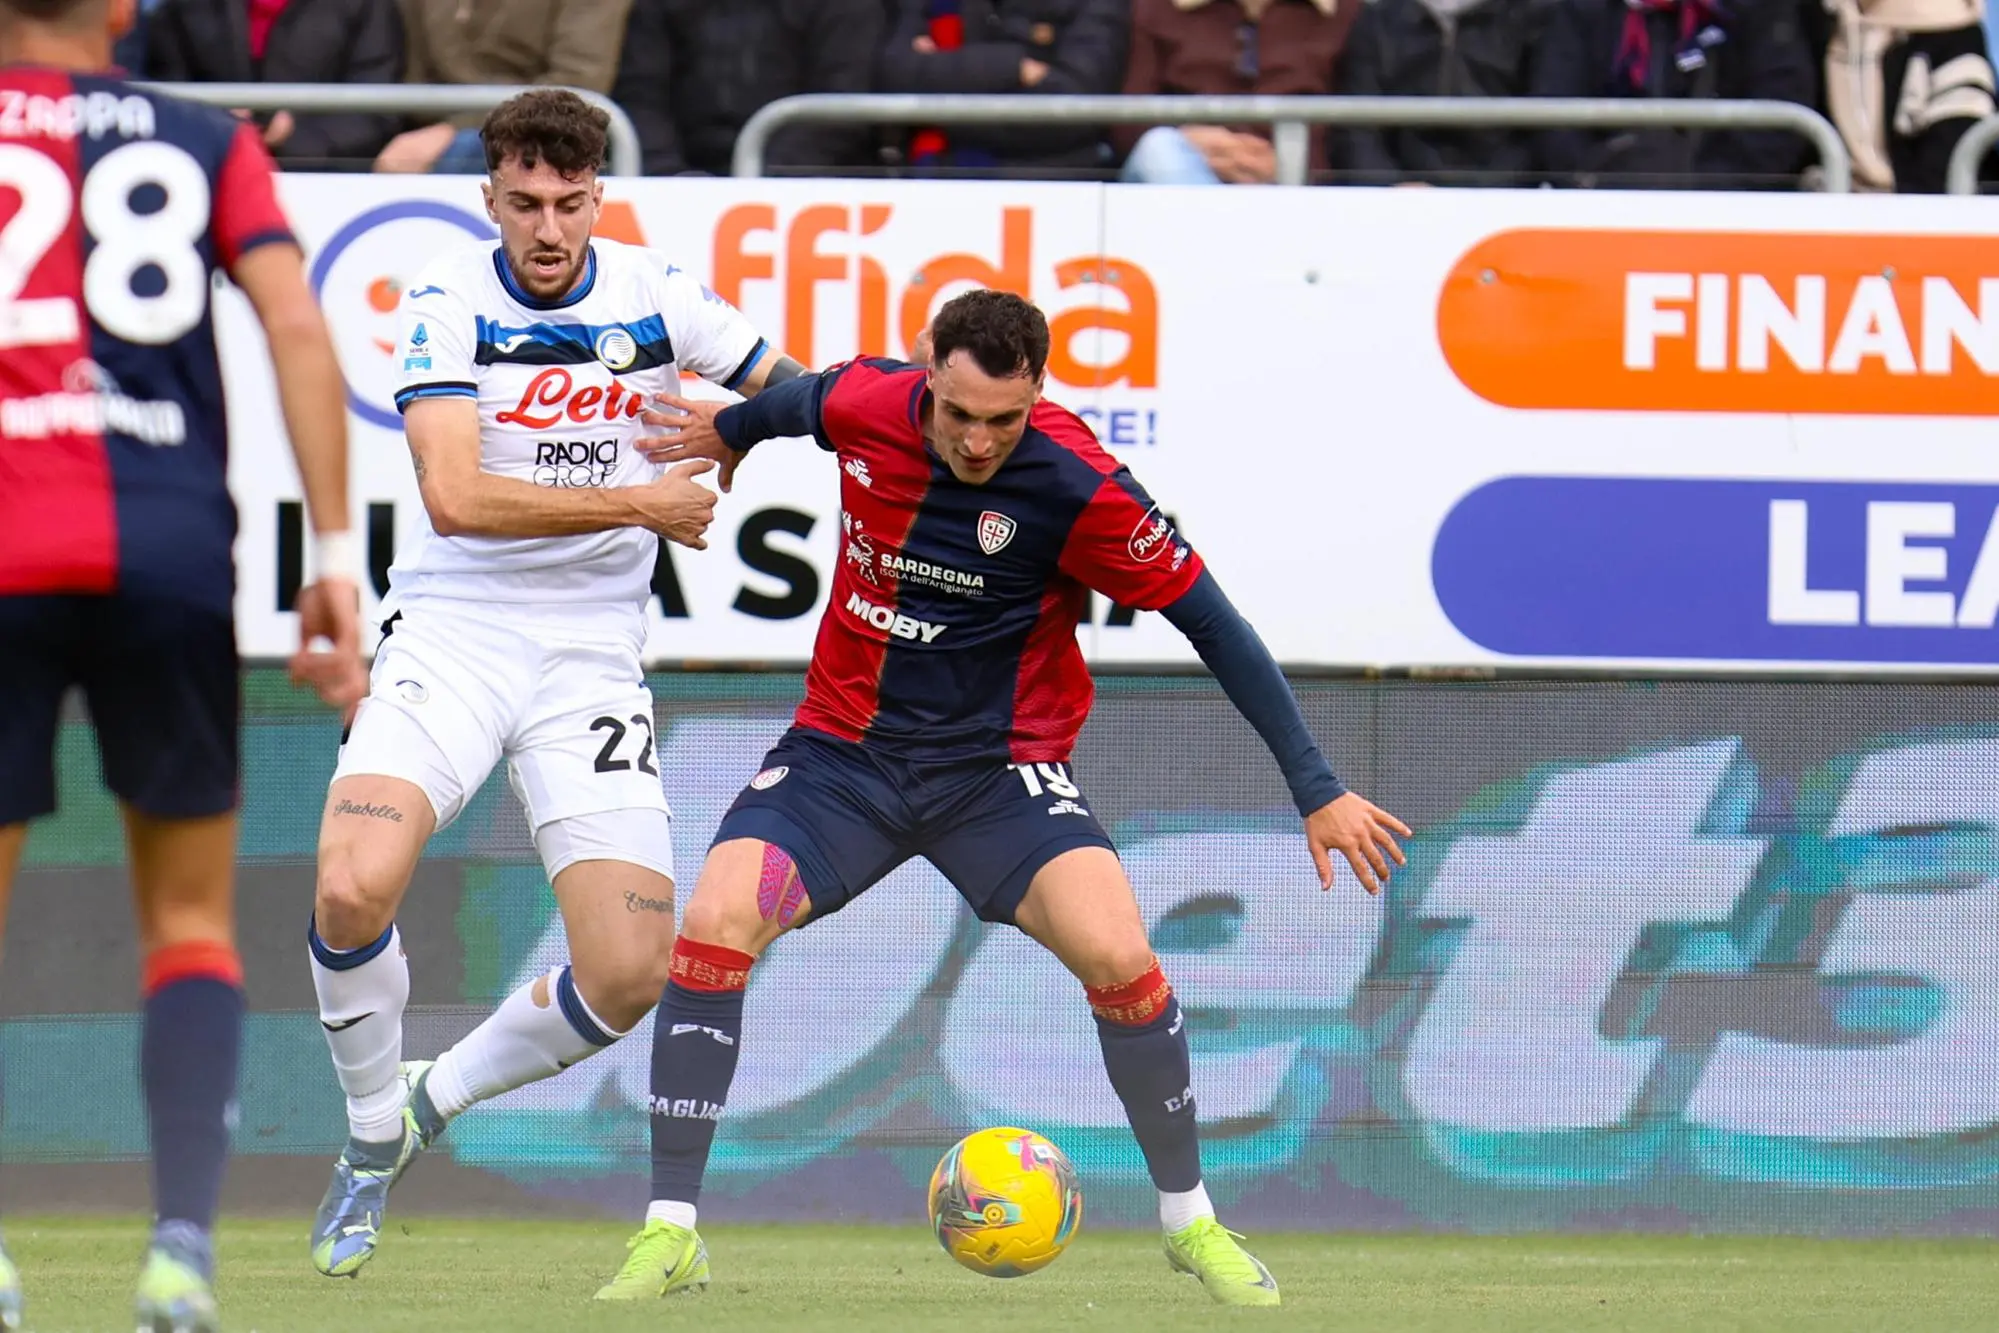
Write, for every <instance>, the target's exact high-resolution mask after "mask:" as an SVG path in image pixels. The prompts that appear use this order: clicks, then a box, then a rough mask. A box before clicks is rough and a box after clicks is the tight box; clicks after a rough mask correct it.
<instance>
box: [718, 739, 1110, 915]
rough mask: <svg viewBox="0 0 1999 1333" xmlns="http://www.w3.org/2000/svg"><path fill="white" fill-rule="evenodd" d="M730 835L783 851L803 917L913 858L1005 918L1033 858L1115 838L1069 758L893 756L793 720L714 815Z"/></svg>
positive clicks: (1029, 879)
mask: <svg viewBox="0 0 1999 1333" xmlns="http://www.w3.org/2000/svg"><path fill="white" fill-rule="evenodd" d="M736 838H757V839H759V840H761V841H763V842H768V843H772V844H775V845H776V846H778V847H781V848H783V849H784V851H785V852H786V853H787V854H788V855H789V856H790V857H791V859H792V861H793V862H795V863H796V864H797V866H798V876H799V879H800V880H801V881H802V882H803V883H804V885H805V891H806V894H807V895H808V896H809V897H810V899H811V903H812V908H811V918H808V919H816V918H818V917H822V916H828V915H831V914H832V913H834V912H837V911H839V910H840V909H841V908H842V907H844V906H846V905H847V903H849V902H850V901H852V900H853V899H854V898H855V897H856V896H857V895H859V894H860V893H861V892H862V891H863V890H864V889H866V888H867V887H868V886H869V885H871V884H873V883H875V882H876V881H877V880H879V879H881V878H882V877H883V876H885V875H887V874H888V873H889V872H890V871H891V870H894V869H895V868H896V867H897V866H899V865H901V864H902V863H903V862H904V861H907V860H909V859H910V858H911V857H912V856H921V857H923V858H924V859H926V860H927V861H929V862H930V864H932V865H934V866H936V867H937V869H938V871H939V872H940V873H941V874H942V875H943V876H944V878H945V879H948V880H950V881H951V883H952V885H953V886H954V887H955V888H956V889H957V890H958V892H959V894H960V895H962V896H963V898H964V899H965V901H966V903H968V904H969V905H970V906H971V908H972V910H973V911H974V912H976V913H978V915H979V917H980V919H981V920H985V921H999V922H1004V923H1006V924H1009V925H1011V924H1012V923H1013V914H1014V910H1015V909H1016V908H1018V907H1019V906H1020V900H1021V899H1022V898H1024V897H1026V896H1027V887H1028V885H1029V884H1031V883H1033V881H1034V876H1035V873H1036V872H1037V871H1039V870H1040V869H1041V867H1043V866H1045V865H1047V864H1048V863H1049V862H1050V861H1053V860H1054V859H1055V858H1056V857H1058V856H1060V855H1061V854H1062V853H1064V852H1066V851H1070V850H1072V849H1074V848H1077V847H1105V848H1109V847H1110V846H1111V840H1110V837H1109V835H1107V834H1106V833H1105V832H1104V829H1103V825H1101V824H1099V823H1098V822H1097V817H1096V816H1095V815H1093V814H1091V813H1090V810H1089V806H1088V803H1087V802H1086V801H1085V800H1084V798H1083V794H1082V792H1081V791H1079V790H1078V789H1077V787H1076V784H1075V780H1074V779H1073V778H1072V777H1071V776H1070V774H1069V766H1068V765H1067V764H1021V765H1012V764H1008V763H1005V762H1003V761H994V760H990V759H980V760H969V761H967V760H954V761H951V762H948V763H937V762H932V761H927V760H906V759H897V758H894V757H891V756H888V755H884V754H880V753H878V752H876V751H873V750H869V749H866V748H864V747H862V746H860V745H856V744H854V743H853V742H852V741H843V740H839V739H837V738H835V737H832V736H828V735H826V734H824V733H823V732H818V731H811V730H807V729H804V728H799V727H794V728H793V729H792V730H790V731H789V732H786V733H785V735H784V738H783V739H782V740H780V741H779V742H778V743H777V746H776V748H774V749H773V750H771V752H770V753H769V754H768V755H765V756H764V763H763V770H762V771H761V772H759V773H758V774H757V775H756V777H754V778H752V779H751V780H750V784H749V786H747V787H745V788H743V793H742V795H740V796H738V797H737V798H736V803H735V804H734V805H732V806H730V807H729V813H728V814H726V815H724V816H723V817H722V826H721V827H720V828H719V829H717V830H716V832H715V841H716V842H717V843H723V842H729V841H731V840H732V839H736ZM1112 850H1115V849H1112Z"/></svg>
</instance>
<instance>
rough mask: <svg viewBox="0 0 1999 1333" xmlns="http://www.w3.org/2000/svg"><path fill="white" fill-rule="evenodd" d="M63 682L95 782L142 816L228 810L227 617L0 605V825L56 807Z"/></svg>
mask: <svg viewBox="0 0 1999 1333" xmlns="http://www.w3.org/2000/svg"><path fill="white" fill-rule="evenodd" d="M72 686H75V687H77V688H79V689H81V690H82V691H83V699H84V703H85V704H86V705H87V706H88V707H89V709H90V719H91V722H92V723H93V724H94V726H95V729H96V732H97V753H98V757H99V759H100V760H101V762H102V764H103V767H104V785H105V786H107V787H109V788H110V789H111V792H112V794H113V795H114V796H116V797H118V798H119V799H120V800H121V801H123V802H125V804H127V805H129V806H131V807H132V808H133V809H135V810H137V811H139V812H140V813H141V814H145V815H151V816H153V817H154V818H157V819H198V818H202V817H204V816H208V815H219V814H223V813H225V812H227V811H230V810H233V809H235V808H236V801H237V773H238V767H239V764H240V737H239V722H240V720H241V715H242V688H241V671H240V664H239V661H238V659H237V656H236V630H235V626H234V625H233V624H232V623H231V622H230V618H229V616H227V615H226V614H221V613H218V612H216V611H213V610H210V609H208V608H205V607H200V606H196V605H193V604H191V603H188V602H181V601H174V600H169V599H166V598H161V597H150V596H136V595H127V594H119V593H114V594H111V595H108V596H87V595H70V594H56V595H51V596H39V595H38V596H9V597H0V824H18V823H20V822H22V821H23V820H28V819H34V818H36V817H37V816H40V815H46V814H49V813H51V812H53V811H54V810H55V808H56V767H55V751H56V733H57V730H58V727H59V725H60V723H61V720H62V702H63V696H64V695H65V694H67V693H68V692H69V690H70V688H71V687H72Z"/></svg>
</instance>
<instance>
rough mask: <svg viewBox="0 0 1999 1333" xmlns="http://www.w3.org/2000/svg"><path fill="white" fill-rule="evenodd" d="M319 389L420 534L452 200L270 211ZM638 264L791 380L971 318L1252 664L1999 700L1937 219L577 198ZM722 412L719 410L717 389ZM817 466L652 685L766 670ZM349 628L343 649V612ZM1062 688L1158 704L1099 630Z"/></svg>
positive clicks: (1942, 207) (1956, 321)
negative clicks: (1677, 675) (1193, 551)
mask: <svg viewBox="0 0 1999 1333" xmlns="http://www.w3.org/2000/svg"><path fill="white" fill-rule="evenodd" d="M283 193H284V200H285V203H286V205H287V207H288V209H289V211H290V213H291V216H292V219H293V222H294V224H295V226H296V227H297V229H298V231H299V233H300V236H301V239H302V240H303V241H304V243H305V245H306V248H307V252H308V257H309V260H310V263H311V265H312V274H313V280H314V283H315V286H316V287H317V289H318V290H319V293H320V297H321V299H322V301H323V302H324V304H325V308H326V311H327V314H328V317H329V319H330V321H331V323H332V326H333V329H334V335H335V339H336V342H337V343H338V346H339V351H340V356H341V360H342V363H343V366H344V368H345V370H346V374H347V379H348V386H349V412H350V424H351V426H352V428H353V439H354V457H355V466H354V477H353V484H354V492H355V501H356V504H357V510H356V512H357V514H359V515H361V516H363V521H364V522H365V524H366V525H367V527H368V531H369V536H370V540H369V547H370V556H371V565H372V566H373V568H374V569H375V570H376V571H377V576H378V577H379V571H380V570H382V569H384V568H386V565H387V562H388V559H389V556H390V554H391V552H392V549H393V547H394V544H395V542H396V541H398V540H406V539H407V537H408V535H409V533H410V532H411V531H412V527H413V525H414V523H415V522H416V520H417V506H418V504H419V500H418V498H417V493H416V487H415V481H414V478H413V477H412V475H411V472H410V465H409V458H408V454H407V452H406V450H405V448H404V445H403V441H402V437H401V432H400V428H399V422H398V419H397V417H396V413H395V409H394V406H393V404H392V403H391V401H390V391H391V387H392V386H391V369H392V368H391V364H390V361H391V352H392V350H393V339H394V310H395V305H396V300H397V296H398V293H399V292H400V290H401V285H402V284H403V283H404V282H407V281H408V280H410V279H411V278H412V277H414V276H415V274H416V273H417V271H418V270H419V269H420V268H421V267H422V266H423V265H424V264H425V263H427V262H428V261H429V260H430V259H431V258H432V257H433V256H435V255H436V254H438V253H439V252H440V251H442V250H443V249H445V248H446V247H449V246H452V245H455V244H458V243H460V242H462V241H464V240H466V239H468V238H479V239H488V238H490V237H491V236H493V235H494V231H493V228H492V227H491V225H490V224H489V223H488V222H487V220H486V217H485V213H484V210H483V207H482V205H481V203H480V198H479V191H478V184H477V182H476V181H475V180H473V179H471V178H449V177H440V178H416V179H408V178H404V179H388V178H379V177H342V178H330V177H310V176H292V177H286V178H285V179H284V181H283ZM607 193H608V198H609V201H610V207H609V209H608V213H607V217H606V219H605V225H604V227H603V228H602V230H603V231H604V233H605V234H608V235H611V236H614V237H617V238H619V239H623V240H630V241H635V242H642V243H644V244H647V245H650V246H653V247H656V248H658V249H660V250H662V251H664V252H666V253H667V254H668V255H670V256H671V257H672V259H673V261H674V262H675V263H677V264H679V265H680V266H681V267H683V268H686V269H689V270H691V271H693V272H695V273H697V274H699V275H700V276H702V277H703V278H704V279H705V280H706V281H707V282H708V283H709V285H711V286H712V287H713V288H714V289H715V290H716V291H717V292H718V293H720V294H721V295H722V296H723V297H725V298H727V299H728V300H730V301H733V302H735V303H736V304H737V305H739V306H740V307H741V308H742V309H743V310H744V312H745V313H746V314H748V316H749V317H750V318H751V320H752V321H753V322H755V323H756V324H757V325H758V327H759V328H760V329H761V330H762V331H763V332H764V333H765V334H766V335H767V336H768V337H769V338H770V339H771V341H772V342H773V343H775V344H776V345H778V346H780V347H782V348H783V349H784V350H785V351H787V352H788V353H790V354H791V355H793V356H795V357H797V358H798V359H799V360H800V361H803V362H805V363H806V364H808V365H810V366H814V367H817V366H822V365H826V364H828V363H830V362H833V361H836V360H840V359H843V358H846V357H849V356H853V355H856V354H860V353H872V354H887V355H892V356H900V355H903V354H905V353H906V351H907V348H908V346H909V343H910V340H911V339H912V338H913V337H914V335H915V333H916V331H917V330H918V329H920V328H921V327H922V325H923V323H924V322H925V319H926V318H927V316H928V314H929V312H930V310H931V309H932V308H933V307H934V306H935V305H936V303H937V302H938V301H939V300H941V299H942V298H944V297H945V296H947V295H949V294H951V293H953V292H955V291H958V290H962V289H963V288H964V286H965V285H966V284H968V283H983V284H988V285H995V286H1006V287H1010V288H1013V289H1015V290H1019V291H1022V292H1024V293H1026V294H1028V295H1030V296H1032V297H1033V298H1034V299H1035V300H1036V301H1038V302H1039V303H1041V305H1042V306H1043V308H1044V309H1046V310H1047V311H1048V312H1049V315H1050V319H1051V324H1052V331H1053V335H1054V349H1053V352H1052V355H1051V359H1050V373H1049V381H1050V383H1049V390H1048V392H1049V394H1050V396H1051V397H1053V398H1055V399H1056V400H1057V401H1060V402H1062V403H1065V404H1066V405H1068V406H1070V407H1072V408H1074V409H1076V410H1077V411H1078V412H1081V413H1083V414H1084V415H1085V417H1086V419H1088V420H1089V421H1090V422H1091V424H1092V425H1093V427H1094V428H1095V429H1096V430H1097V433H1098V435H1099V436H1100V437H1101V438H1102V439H1103V441H1104V443H1105V444H1106V445H1107V446H1108V447H1109V448H1110V449H1111V450H1112V451H1113V452H1114V453H1116V454H1117V455H1118V456H1119V457H1120V458H1122V459H1123V460H1125V461H1126V462H1128V463H1129V464H1130V465H1131V467H1132V469H1133V470H1134V471H1135V472H1136V473H1137V475H1138V477H1139V478H1140V480H1141V481H1142V482H1144V483H1145V485H1146V486H1147V488H1148V489H1150V490H1151V491H1152V493H1153V495H1154V496H1155V497H1156V498H1157V499H1158V500H1159V501H1160V502H1161V504H1162V506H1163V507H1164V508H1165V509H1166V510H1167V512H1169V513H1171V514H1173V515H1174V516H1175V517H1176V519H1177V520H1178V522H1179V525H1180V529H1181V531H1182V533H1183V534H1184V535H1185V536H1186V537H1187V538H1188V539H1189V540H1190V541H1192V542H1193V543H1194V544H1195V545H1196V546H1197V547H1198V548H1199V549H1200V550H1201V551H1202V553H1203V554H1204V555H1205V556H1206V557H1207V559H1208V561H1209V563H1210V565H1211V566H1212V567H1213V568H1214V570H1215V573H1216V576H1217V577H1218V578H1219V579H1220V580H1221V582H1222V585H1223V586H1224V588H1226V589H1227V590H1228V592H1229V594H1230V595H1231V597H1233V598H1234V600H1235V601H1236V603H1237V605H1238V606H1239V607H1241V609H1242V610H1243V612H1244V614H1245V615H1246V616H1248V618H1249V619H1250V620H1251V621H1252V622H1253V623H1254V624H1255V625H1256V626H1257V628H1258V629H1259V630H1260V631H1261V632H1262V633H1263V635H1264V637H1265V638H1266V640H1267V641H1268V642H1269V643H1270V645H1271V648H1272V649H1273V651H1274V652H1275V653H1276V654H1277V656H1278V658H1279V659H1280V660H1282V661H1284V662H1285V663H1287V664H1292V665H1299V666H1308V665H1334V666H1342V665H1379V666H1390V667H1394V666H1512V667H1533V666H1538V665H1547V666H1632V667H1676V668H1699V667H1716V666H1723V667H1737V668H1757V667H1766V668H1792V667H1862V668H1867V669H1884V668H1885V669H1891V670H1892V669H1909V670H1931V671H1935V670H1951V671H1958V670H1991V669H1993V668H1995V667H1999V636H1995V634H1994V632H1993V631H1994V621H1995V619H1999V444H1995V442H1994V439H1993V430H1992V427H1991V426H1990V425H1989V424H1988V422H1987V421H1986V420H1984V418H1986V417H1987V416H1988V415H1990V414H1991V413H1992V412H1993V411H1994V410H1995V409H1999V381H1995V378H1994V377H1995V375H1999V246H1995V245H1994V243H1993V242H1992V241H1990V240H1988V239H1986V237H1985V235H1984V234H1983V233H1985V232H1987V231H1989V230H1990V228H1991V223H1990V222H1989V220H1988V219H1987V218H1986V217H1985V212H1984V210H1983V209H1982V208H1981V206H1980V205H1978V204H1977V203H1975V202H1970V201H1965V200H1959V199H1915V198H1879V197H1854V198H1833V197H1826V196H1786V195H1770V196H1751V195H1734V196H1722V195H1691V194H1689V195H1672V194H1615V193H1587V192H1573V191H1541V192H1506V191H1465V192H1457V191H1410V190H1259V189H1209V190H1193V189H1189V190H1176V189H1132V188H1113V187H1104V186H1097V185H1052V184H1050V185H1022V184H994V185H984V184H951V185H939V184H911V183H893V182H858V181H775V180H770V181H734V180H682V179H673V180H647V181H616V182H612V183H611V185H610V187H609V190H608V192H607ZM219 328H220V335H219V336H220V337H221V340H222V347H223V359H224V365H225V372H226V374H227V376H228V382H229V394H230V406H231V411H232V427H233V434H234V440H235V451H234V461H233V464H232V470H233V480H234V484H235V487H236V493H237V496H238V498H239V500H240V502H241V507H242V515H243V523H242V537H241V541H240V543H239V546H238V566H239V570H240V578H241V589H240V592H239V598H238V607H239V614H240V619H241V625H242V638H243V647H244V650H245V652H246V653H249V654H252V655H260V656H262V655H276V654H281V653H284V652H286V651H289V649H290V648H291V646H292V645H293V644H294V643H295V639H296V628H295V625H294V624H293V622H292V618H291V617H290V616H289V615H288V614H286V613H284V612H283V611H281V610H280V609H279V608H280V607H281V606H283V605H286V604H288V602H289V585H292V584H295V581H296V578H297V560H296V551H297V549H298V546H297V540H296V533H297V529H298V522H299V521H298V511H297V508H296V504H295V501H296V499H297V496H298V486H297V481H296V478H295V475H294V473H293V471H292V468H291V465H290V462H289V458H288V455H287V453H286V451H285V449H284V447H283V439H284V434H283V426H282V422H281V419H280V416H279V414H278V411H277V404H276V397H275V392H274V388H273V385H272V381H271V373H270V366H269V359H268V356H267V354H266V352H265V350H264V347H263V343H262V339H261V336H260V335H259V333H258V330H257V328H256V325H255V323H254V321H253V320H252V319H251V318H250V316H249V314H248V312H247V308H246V307H245V306H244V304H243V303H242V302H241V301H240V299H238V298H236V297H235V296H233V295H230V296H226V297H225V298H224V301H223V306H222V311H221V314H220V317H219ZM714 392H719V391H714ZM837 508H838V489H837V486H836V483H835V472H834V469H833V466H832V462H831V460H830V459H829V458H828V457H827V456H826V455H824V454H823V453H821V452H819V451H818V450H816V449H813V448H811V447H809V446H807V445H805V444H802V443H796V442H774V443H772V444H769V445H766V446H764V447H763V448H760V449H759V450H758V451H757V453H756V454H755V455H754V456H753V457H752V459H751V460H750V462H749V463H748V464H747V465H746V466H745V468H744V469H743V472H742V474H741V475H740V476H739V477H738V480H737V486H736V490H735V493H734V494H733V495H730V496H728V497H725V498H724V500H723V501H722V504H721V506H720V509H719V511H718V518H717V522H716V527H715V529H714V530H713V531H711V533H710V535H709V544H710V549H709V550H708V551H706V552H703V553H696V552H691V551H686V550H682V549H678V548H674V549H672V550H671V551H670V553H669V556H668V558H667V560H666V561H664V562H663V563H662V566H661V570H660V575H659V577H658V578H657V579H656V580H655V591H656V593H657V594H658V595H657V596H656V597H655V598H654V601H653V607H652V614H653V633H652V638H651V642H650V644H649V653H650V655H651V657H652V658H653V660H655V661H661V662H667V661H674V662H731V661H750V660H755V661H778V662H799V661H802V660H803V659H804V658H805V657H806V656H808V655H809V653H810V650H811V644H812V636H813V632H814V629H815V627H816V624H817V619H818V614H819V612H820V611H821V610H822V609H823V607H824V603H825V596H826V591H827V587H828V585H829V582H830V572H831V570H832V569H833V565H834V561H835V560H836V558H837V554H838V553H837V550H836V541H837V537H836V534H837V533H838V531H839V524H838V515H837V512H836V511H837ZM370 609H371V610H372V607H371V608H370ZM1094 618H1095V623H1094V624H1093V625H1091V626H1090V627H1088V628H1086V629H1085V631H1084V634H1085V647H1086V649H1087V650H1088V652H1089V654H1090V656H1091V658H1092V660H1094V661H1098V662H1105V663H1113V662H1116V663H1138V662H1167V663H1170V662H1185V661H1190V660H1192V657H1191V653H1190V651H1189V650H1188V649H1187V647H1186V645H1185V644H1184V643H1183V642H1182V641H1181V640H1180V639H1179V637H1178V635H1177V634H1175V633H1174V632H1173V630H1172V629H1171V628H1170V627H1169V626H1167V625H1166V624H1165V623H1164V622H1163V621H1162V620H1161V619H1160V618H1159V617H1158V616H1156V615H1139V616H1136V617H1132V616H1130V615H1129V614H1126V613H1122V612H1119V611H1118V610H1117V609H1116V608H1113V607H1110V606H1108V605H1106V604H1104V603H1103V601H1102V599H1099V600H1098V603H1097V605H1096V607H1095V609H1094Z"/></svg>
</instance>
